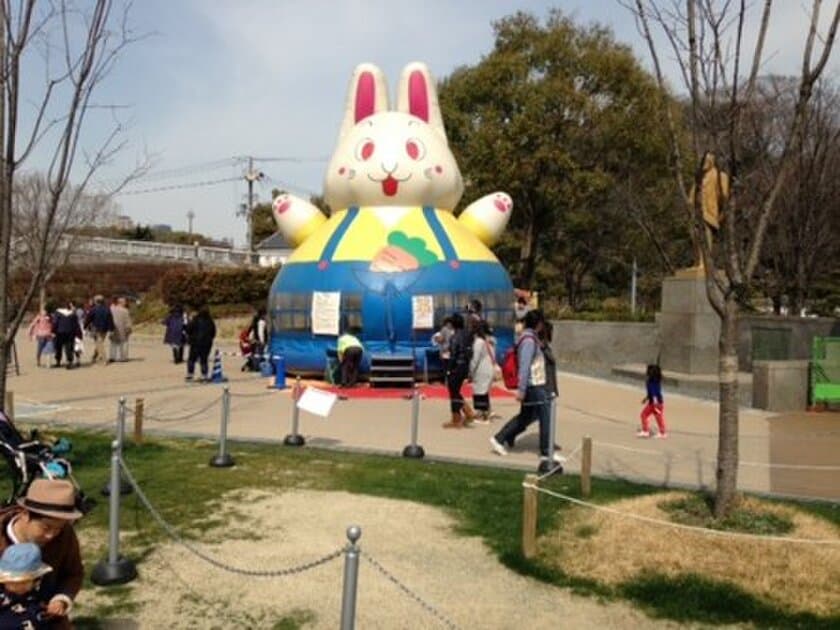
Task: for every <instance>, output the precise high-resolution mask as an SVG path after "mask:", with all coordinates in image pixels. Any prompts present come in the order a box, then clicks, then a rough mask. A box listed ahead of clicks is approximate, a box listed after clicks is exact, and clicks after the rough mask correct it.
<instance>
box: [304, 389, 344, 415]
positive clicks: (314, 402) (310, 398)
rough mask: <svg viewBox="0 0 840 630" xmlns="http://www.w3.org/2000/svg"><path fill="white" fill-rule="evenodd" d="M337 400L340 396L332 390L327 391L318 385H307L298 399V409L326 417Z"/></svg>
mask: <svg viewBox="0 0 840 630" xmlns="http://www.w3.org/2000/svg"><path fill="white" fill-rule="evenodd" d="M336 400H338V396H336V395H335V394H333V393H332V392H325V391H324V390H323V389H318V388H317V387H307V388H306V389H305V390H303V395H302V396H301V397H300V398H299V399H298V401H297V406H298V409H302V410H303V411H308V412H309V413H312V414H315V415H316V416H321V417H322V418H326V417H328V416H329V415H330V412H331V411H332V408H333V405H334V404H335V401H336Z"/></svg>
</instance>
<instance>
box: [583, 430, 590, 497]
mask: <svg viewBox="0 0 840 630" xmlns="http://www.w3.org/2000/svg"><path fill="white" fill-rule="evenodd" d="M580 494H581V496H584V497H588V496H589V495H590V494H592V438H591V437H589V436H588V435H586V436H584V438H583V457H582V459H581V464H580Z"/></svg>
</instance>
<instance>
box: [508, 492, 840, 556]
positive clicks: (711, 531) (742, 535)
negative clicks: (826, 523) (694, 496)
mask: <svg viewBox="0 0 840 630" xmlns="http://www.w3.org/2000/svg"><path fill="white" fill-rule="evenodd" d="M522 487H523V488H525V489H528V490H533V491H535V492H538V493H540V494H545V495H548V496H551V497H554V498H556V499H560V500H562V501H566V502H568V503H572V504H574V505H579V506H581V507H585V508H588V509H591V510H595V511H598V512H603V513H606V514H611V515H613V516H619V517H622V518H629V519H632V520H636V521H641V522H644V523H649V524H652V525H659V526H663V527H670V528H672V529H679V530H684V531H690V532H695V533H698V534H704V535H708V536H721V537H726V538H739V539H742V540H761V541H767V542H787V543H796V544H809V545H830V546H833V545H840V540H818V539H812V538H795V537H792V536H771V535H767V536H764V535H760V534H750V533H747V532H730V531H725V530H720V529H709V528H707V527H697V526H694V525H685V524H683V523H674V522H673V521H665V520H662V519H656V518H653V517H650V516H644V515H642V514H635V513H633V512H625V511H623V510H616V509H615V508H611V507H607V506H605V505H598V504H597V503H591V502H589V501H583V500H581V499H576V498H575V497H570V496H569V495H566V494H562V493H560V492H556V491H554V490H549V489H547V488H543V487H540V486H539V485H538V484H535V483H530V482H528V481H525V482H523V483H522Z"/></svg>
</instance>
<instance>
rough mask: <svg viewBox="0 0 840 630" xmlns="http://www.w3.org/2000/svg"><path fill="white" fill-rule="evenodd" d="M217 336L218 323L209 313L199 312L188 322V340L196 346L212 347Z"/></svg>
mask: <svg viewBox="0 0 840 630" xmlns="http://www.w3.org/2000/svg"><path fill="white" fill-rule="evenodd" d="M215 337H216V324H214V323H213V318H212V317H210V316H209V315H202V314H201V313H199V314H198V315H196V316H195V317H193V318H192V319H191V320H190V323H189V324H187V342H188V343H189V344H190V345H191V346H195V347H196V348H210V347H211V346H212V345H213V339H215Z"/></svg>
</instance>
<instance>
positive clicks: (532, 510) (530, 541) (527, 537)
mask: <svg viewBox="0 0 840 630" xmlns="http://www.w3.org/2000/svg"><path fill="white" fill-rule="evenodd" d="M525 483H526V484H528V485H531V486H536V485H537V484H538V483H539V478H538V477H537V476H536V475H525ZM522 490H523V492H522V555H523V556H525V557H526V558H533V557H534V556H535V555H537V490H536V488H525V487H523V488H522Z"/></svg>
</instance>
